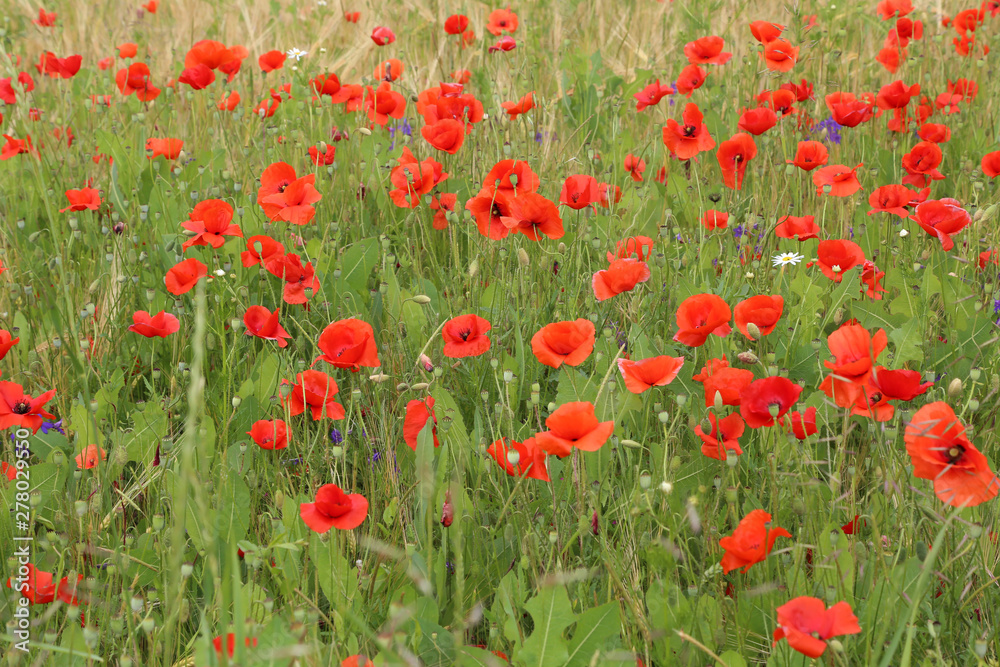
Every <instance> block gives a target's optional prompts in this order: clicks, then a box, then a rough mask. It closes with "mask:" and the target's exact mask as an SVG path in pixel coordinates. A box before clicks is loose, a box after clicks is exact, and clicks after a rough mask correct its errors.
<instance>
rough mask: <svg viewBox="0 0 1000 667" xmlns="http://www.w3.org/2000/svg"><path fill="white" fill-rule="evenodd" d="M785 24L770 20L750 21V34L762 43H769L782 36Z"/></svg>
mask: <svg viewBox="0 0 1000 667" xmlns="http://www.w3.org/2000/svg"><path fill="white" fill-rule="evenodd" d="M784 31H785V26H783V25H781V24H780V23H771V22H770V21H753V22H751V23H750V34H751V35H753V38H754V39H756V40H757V41H758V42H760V43H761V44H767V43H769V42H773V41H774V40H776V39H778V38H779V37H781V33H782V32H784Z"/></svg>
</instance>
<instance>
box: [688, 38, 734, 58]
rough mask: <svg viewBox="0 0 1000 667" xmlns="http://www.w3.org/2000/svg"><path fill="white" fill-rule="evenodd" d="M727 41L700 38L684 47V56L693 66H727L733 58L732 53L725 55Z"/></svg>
mask: <svg viewBox="0 0 1000 667" xmlns="http://www.w3.org/2000/svg"><path fill="white" fill-rule="evenodd" d="M725 44H726V41H725V40H724V39H722V38H721V37H717V36H715V35H709V36H708V37H699V38H698V39H696V40H694V41H693V42H688V43H687V44H685V45H684V55H685V56H687V59H688V62H689V63H691V64H692V65H725V64H726V63H728V62H729V59H730V58H732V57H733V54H731V53H723V52H722V48H723V47H724V46H725Z"/></svg>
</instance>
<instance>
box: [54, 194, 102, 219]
mask: <svg viewBox="0 0 1000 667" xmlns="http://www.w3.org/2000/svg"><path fill="white" fill-rule="evenodd" d="M66 199H68V200H69V206H67V207H66V208H61V209H59V212H60V213H65V212H66V211H96V210H97V209H99V208H100V207H101V193H100V191H98V190H95V189H94V188H81V189H79V190H67V191H66Z"/></svg>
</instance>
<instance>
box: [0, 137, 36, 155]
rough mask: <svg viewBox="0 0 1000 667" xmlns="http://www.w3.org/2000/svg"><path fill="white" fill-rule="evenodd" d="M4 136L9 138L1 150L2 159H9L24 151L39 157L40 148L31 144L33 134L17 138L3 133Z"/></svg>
mask: <svg viewBox="0 0 1000 667" xmlns="http://www.w3.org/2000/svg"><path fill="white" fill-rule="evenodd" d="M3 138H4V139H6V140H7V142H6V143H5V144H4V146H3V149H2V150H0V161H3V160H9V159H11V158H12V157H14V156H16V155H21V154H22V153H28V154H31V155H33V156H35V157H38V150H37V149H35V148H34V147H33V146H32V145H31V135H30V134H29V135H27V136H25V138H24V139H15V138H14V137H12V136H10V135H9V134H5V135H3Z"/></svg>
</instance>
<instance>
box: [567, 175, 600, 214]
mask: <svg viewBox="0 0 1000 667" xmlns="http://www.w3.org/2000/svg"><path fill="white" fill-rule="evenodd" d="M600 198H601V196H600V192H599V184H598V182H597V179H596V178H594V177H593V176H588V175H586V174H577V175H576V176H570V177H568V178H567V179H566V181H565V182H564V183H563V188H562V192H560V193H559V203H561V204H565V205H566V206H569V207H570V208H571V209H574V210H577V211H579V210H580V209H583V208H587V207H588V206H592V205H594V204H596V203H597V202H598V201H599V200H600Z"/></svg>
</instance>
